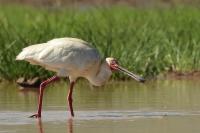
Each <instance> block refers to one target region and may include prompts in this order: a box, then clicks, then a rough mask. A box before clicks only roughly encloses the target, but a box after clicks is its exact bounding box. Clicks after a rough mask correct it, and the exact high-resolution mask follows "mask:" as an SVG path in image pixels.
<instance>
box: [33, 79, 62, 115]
mask: <svg viewBox="0 0 200 133" xmlns="http://www.w3.org/2000/svg"><path fill="white" fill-rule="evenodd" d="M58 79H59V77H57V76H53V77H51V78H49V79H47V80H45V81H44V82H42V83H41V84H40V95H39V103H38V112H37V114H34V115H32V116H30V117H35V118H40V117H41V111H42V98H43V92H44V88H45V87H46V86H47V85H48V84H50V83H52V82H54V81H57V80H58Z"/></svg>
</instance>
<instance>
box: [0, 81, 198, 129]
mask: <svg viewBox="0 0 200 133" xmlns="http://www.w3.org/2000/svg"><path fill="white" fill-rule="evenodd" d="M67 85H68V82H65V81H61V82H59V83H57V84H55V85H51V86H49V87H48V88H47V89H46V90H45V95H44V102H43V109H44V110H43V113H42V119H41V120H39V119H32V118H28V116H30V115H32V114H33V113H34V112H36V109H37V96H38V92H37V91H34V90H26V91H19V87H18V86H17V85H16V84H14V83H0V133H27V132H29V133H55V132H59V133H91V132H95V133H121V132H125V133H133V132H135V133H156V132H161V133H169V132H170V133H188V132H192V133H199V132H200V126H199V123H200V88H199V86H200V82H198V80H159V81H149V82H147V83H145V84H140V83H137V82H134V81H125V82H122V81H120V82H109V83H108V84H107V85H106V86H104V87H99V88H95V87H92V86H91V85H89V83H88V82H87V81H78V83H77V84H76V86H75V89H74V93H73V98H74V110H75V117H74V118H73V119H72V118H70V115H69V112H68V111H67V106H66V105H67V102H66V95H67V91H68V88H67Z"/></svg>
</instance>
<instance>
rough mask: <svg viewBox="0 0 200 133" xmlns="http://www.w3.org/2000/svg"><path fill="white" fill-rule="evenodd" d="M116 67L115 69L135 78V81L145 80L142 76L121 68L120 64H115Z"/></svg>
mask: <svg viewBox="0 0 200 133" xmlns="http://www.w3.org/2000/svg"><path fill="white" fill-rule="evenodd" d="M116 69H117V70H118V71H121V72H123V73H125V74H127V75H128V76H130V77H132V78H133V79H135V80H136V81H139V82H142V83H144V82H145V79H144V78H142V77H140V76H138V75H136V74H134V73H132V72H130V71H128V70H127V69H125V68H123V67H121V66H119V65H118V66H116Z"/></svg>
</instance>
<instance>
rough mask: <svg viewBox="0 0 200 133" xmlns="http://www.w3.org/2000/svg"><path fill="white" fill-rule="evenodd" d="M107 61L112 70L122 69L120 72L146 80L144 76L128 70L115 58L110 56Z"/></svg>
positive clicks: (142, 80)
mask: <svg viewBox="0 0 200 133" xmlns="http://www.w3.org/2000/svg"><path fill="white" fill-rule="evenodd" d="M106 62H107V64H108V66H109V67H110V69H111V70H112V71H120V72H123V73H125V74H127V75H129V76H130V77H132V78H133V79H135V80H136V81H139V82H145V79H144V78H142V77H140V76H138V75H136V74H134V73H132V72H130V71H128V70H127V69H125V68H123V67H121V66H120V65H119V63H118V61H117V60H116V59H115V58H112V57H108V58H106Z"/></svg>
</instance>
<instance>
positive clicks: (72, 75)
mask: <svg viewBox="0 0 200 133" xmlns="http://www.w3.org/2000/svg"><path fill="white" fill-rule="evenodd" d="M89 45H90V44H89V43H88V42H86V41H83V40H81V39H77V38H57V39H53V40H50V41H48V42H46V43H41V44H35V45H31V46H28V47H26V48H24V49H23V50H22V52H20V53H19V55H18V56H17V57H16V60H25V61H28V62H29V63H30V64H33V65H40V66H42V67H44V68H45V69H47V70H51V71H54V72H56V75H55V76H53V77H51V78H49V79H47V80H45V81H43V82H42V83H41V84H40V91H39V101H38V111H37V113H36V114H34V115H32V116H30V117H35V118H40V117H41V111H42V98H43V92H44V88H45V87H46V86H47V85H48V84H50V83H52V82H55V81H57V80H59V79H60V78H61V77H69V80H70V87H69V92H68V97H67V100H68V106H69V110H70V113H71V116H72V117H73V116H74V111H73V106H72V92H73V87H74V84H75V82H76V80H77V78H78V77H83V78H86V79H87V80H88V81H89V82H90V83H91V84H93V85H95V86H101V85H104V84H105V83H106V81H108V79H109V78H110V76H111V74H112V72H113V71H121V72H123V73H125V74H127V75H129V76H130V77H132V78H133V79H135V80H136V81H139V82H144V81H145V80H144V79H143V78H142V77H140V76H138V75H136V74H133V73H132V72H130V71H128V70H126V69H125V68H123V67H121V66H120V65H119V63H118V61H117V60H116V59H115V58H112V57H108V58H106V59H105V60H102V59H101V57H100V54H99V53H98V51H97V50H96V49H95V48H92V47H90V46H89Z"/></svg>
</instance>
